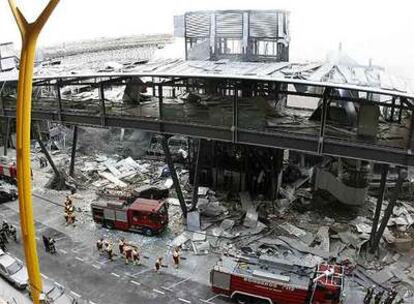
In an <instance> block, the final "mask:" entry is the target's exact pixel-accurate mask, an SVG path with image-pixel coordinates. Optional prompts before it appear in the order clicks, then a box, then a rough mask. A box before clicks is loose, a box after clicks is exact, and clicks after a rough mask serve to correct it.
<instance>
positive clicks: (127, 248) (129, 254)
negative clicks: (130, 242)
mask: <svg viewBox="0 0 414 304" xmlns="http://www.w3.org/2000/svg"><path fill="white" fill-rule="evenodd" d="M122 250H123V255H124V258H125V264H128V262H129V260H130V259H131V260H132V247H130V246H127V245H125V244H124V245H123V246H122Z"/></svg>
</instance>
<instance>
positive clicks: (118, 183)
mask: <svg viewBox="0 0 414 304" xmlns="http://www.w3.org/2000/svg"><path fill="white" fill-rule="evenodd" d="M98 174H99V175H100V176H102V177H103V178H106V179H107V180H109V181H110V182H111V183H113V184H114V185H115V186H117V187H120V188H125V187H126V186H127V184H126V183H124V182H123V181H121V180H120V179H118V178H117V177H115V176H114V175H113V174H112V173H109V172H98Z"/></svg>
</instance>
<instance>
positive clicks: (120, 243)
mask: <svg viewBox="0 0 414 304" xmlns="http://www.w3.org/2000/svg"><path fill="white" fill-rule="evenodd" d="M125 246H126V243H125V240H124V238H121V239H120V240H119V243H118V249H119V254H120V255H123V254H124V247H125Z"/></svg>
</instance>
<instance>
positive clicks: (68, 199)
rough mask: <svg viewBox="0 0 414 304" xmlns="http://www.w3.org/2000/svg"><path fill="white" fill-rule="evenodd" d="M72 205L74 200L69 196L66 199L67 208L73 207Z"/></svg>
mask: <svg viewBox="0 0 414 304" xmlns="http://www.w3.org/2000/svg"><path fill="white" fill-rule="evenodd" d="M71 205H72V199H71V198H70V196H69V195H68V196H66V199H65V207H66V206H71Z"/></svg>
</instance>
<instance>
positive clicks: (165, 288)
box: [161, 286, 172, 291]
mask: <svg viewBox="0 0 414 304" xmlns="http://www.w3.org/2000/svg"><path fill="white" fill-rule="evenodd" d="M161 288H162V289H164V290H168V291H172V289H169V288H168V287H165V286H161Z"/></svg>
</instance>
